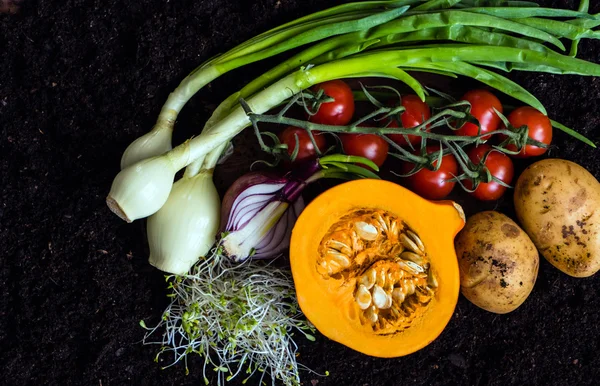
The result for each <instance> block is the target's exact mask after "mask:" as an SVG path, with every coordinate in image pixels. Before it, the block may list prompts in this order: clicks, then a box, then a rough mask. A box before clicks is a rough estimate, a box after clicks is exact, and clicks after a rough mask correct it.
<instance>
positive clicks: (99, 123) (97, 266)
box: [0, 0, 600, 386]
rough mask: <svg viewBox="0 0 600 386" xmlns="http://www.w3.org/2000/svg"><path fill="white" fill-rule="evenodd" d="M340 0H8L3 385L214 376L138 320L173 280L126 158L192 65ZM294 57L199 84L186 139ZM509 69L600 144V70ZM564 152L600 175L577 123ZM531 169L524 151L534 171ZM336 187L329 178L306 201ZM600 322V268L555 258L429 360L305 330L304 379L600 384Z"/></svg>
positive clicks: (2, 31) (465, 312) (447, 338)
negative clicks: (514, 301) (160, 356)
mask: <svg viewBox="0 0 600 386" xmlns="http://www.w3.org/2000/svg"><path fill="white" fill-rule="evenodd" d="M9 3H10V4H9ZM336 3H337V2H335V1H332V0H304V1H295V0H256V1H242V0H237V1H235V0H220V1H217V0H205V1H190V0H188V1H161V0H154V1H152V0H140V1H131V2H122V1H115V0H107V1H104V0H103V1H99V0H96V1H94V0H88V1H82V0H72V1H66V2H54V1H42V0H39V1H35V0H30V1H28V0H25V1H20V2H15V1H12V2H11V1H10V0H8V1H7V0H0V11H1V12H2V14H0V155H1V157H0V256H1V257H0V283H1V291H2V293H1V295H0V342H1V344H0V347H1V350H0V360H1V363H2V374H3V376H2V382H0V383H3V384H6V385H13V384H14V385H101V386H102V385H103V386H108V385H199V384H203V378H202V374H201V365H202V363H201V361H200V360H199V358H196V357H190V360H189V363H188V365H189V368H190V374H189V375H186V373H185V367H184V366H183V364H179V365H176V366H174V367H171V368H168V369H166V370H161V364H160V363H155V362H154V356H155V354H156V352H157V350H158V346H144V345H142V344H141V343H140V341H141V339H142V337H143V334H144V331H143V330H142V328H141V327H140V326H139V324H138V322H139V321H140V320H142V319H143V320H145V321H146V322H147V324H149V325H153V324H155V323H156V322H157V321H158V320H159V318H160V316H161V314H162V312H163V310H164V308H165V307H166V305H167V304H168V299H167V297H166V294H167V290H166V288H165V287H166V284H165V280H164V276H163V274H162V273H161V272H159V271H157V270H156V269H154V268H153V267H151V266H150V265H149V264H148V262H147V258H148V248H147V244H146V241H145V233H144V222H143V221H137V222H135V223H132V224H126V223H124V222H123V221H121V220H120V219H118V218H117V217H116V216H114V215H113V214H112V213H111V212H110V211H109V210H108V208H107V207H106V205H105V197H106V195H107V193H108V191H109V188H110V185H111V182H112V179H113V178H114V176H115V175H116V173H117V172H118V170H119V160H120V156H121V153H122V152H123V150H124V149H125V147H126V146H127V145H128V144H129V143H130V142H131V141H132V140H133V139H135V138H136V137H138V136H139V135H141V134H143V133H144V132H146V131H147V130H149V129H150V128H151V127H152V125H153V122H154V120H155V119H156V117H157V115H158V112H159V110H160V107H161V105H162V103H163V102H164V101H165V100H166V97H167V95H168V93H169V92H171V91H172V90H173V89H174V88H175V87H176V86H177V84H178V83H179V81H180V80H181V79H183V77H184V76H185V75H186V74H187V73H189V72H190V71H191V70H193V69H194V68H195V67H196V66H197V65H199V64H200V63H202V62H203V61H205V60H207V59H208V58H210V57H212V56H213V55H215V54H217V53H219V52H222V51H224V50H226V49H228V48H231V47H233V46H234V45H236V44H238V43H240V42H242V41H244V40H246V39H248V38H250V37H252V36H254V35H256V34H257V33H260V32H262V31H265V30H267V29H268V28H272V27H275V26H277V25H280V24H282V23H284V22H286V21H290V20H293V19H295V18H297V17H300V16H302V15H305V14H307V13H310V12H313V11H317V10H320V9H324V8H326V7H329V6H332V5H335V4H336ZM543 4H544V5H549V6H556V7H558V6H562V7H565V8H570V9H575V8H576V7H577V4H576V3H575V2H574V1H568V2H567V1H554V2H552V1H544V2H543ZM591 12H593V13H596V12H600V8H599V5H598V4H596V3H594V4H593V5H592V9H591ZM579 55H580V57H581V58H585V59H588V60H592V61H595V62H600V43H598V42H595V41H584V42H582V43H581V45H580V54H579ZM278 59H280V58H276V59H273V60H271V61H265V62H263V63H259V64H256V65H253V66H250V67H248V68H247V69H244V70H238V71H234V72H232V73H230V74H228V75H227V76H225V77H223V78H222V79H219V80H218V81H215V82H213V83H212V84H210V85H209V86H208V87H206V88H205V89H204V90H202V91H201V92H200V93H198V94H197V95H196V96H195V97H194V98H193V99H192V100H191V101H190V103H189V104H188V105H187V106H186V108H185V109H184V111H183V112H182V114H181V116H180V118H179V120H178V122H177V134H176V136H175V141H177V142H181V141H183V140H184V139H185V138H187V137H189V136H191V135H193V134H194V133H197V132H198V130H199V128H201V127H202V125H203V123H204V122H205V121H206V120H207V118H208V117H209V115H210V113H211V112H212V110H213V109H214V108H215V106H216V105H217V104H218V103H219V102H220V101H222V100H223V99H224V98H225V97H226V96H227V95H229V94H230V93H231V92H233V91H235V90H237V89H239V88H240V87H241V86H242V85H244V84H245V83H247V82H248V81H250V80H251V79H253V78H254V77H255V76H257V75H259V74H260V73H261V72H264V71H265V70H266V69H268V68H269V67H270V66H272V65H273V63H274V62H275V60H278ZM509 77H510V78H511V79H513V80H516V81H517V82H519V83H520V84H521V85H523V86H524V87H526V88H527V89H529V90H530V91H531V92H532V93H533V94H534V95H535V96H536V97H538V98H539V99H540V101H541V102H542V103H543V104H544V105H545V106H546V108H547V110H548V112H549V114H550V116H551V118H553V119H555V120H557V121H559V122H562V123H563V124H565V125H567V126H569V127H572V128H575V129H576V130H578V131H579V132H581V133H583V134H585V135H587V136H589V137H590V138H591V139H593V140H599V139H600V138H599V137H600V136H599V134H598V131H597V130H598V128H599V126H600V119H599V118H598V115H597V114H598V113H597V112H598V111H599V110H600V109H599V104H600V103H599V101H600V78H595V77H579V76H560V75H549V74H536V73H511V74H510V75H509ZM425 81H426V84H427V85H428V86H430V87H435V88H438V89H441V90H443V91H446V92H449V93H452V94H454V95H455V96H460V94H461V93H462V92H463V91H464V90H466V89H468V88H470V87H474V86H475V84H474V83H473V82H471V81H468V80H465V79H462V78H459V79H457V80H452V81H449V80H447V79H443V80H440V79H438V78H434V77H430V78H425ZM505 101H506V102H507V103H510V102H511V101H510V100H508V99H506V98H505ZM255 143H256V140H255V139H254V137H253V134H252V133H251V132H249V134H243V135H242V136H241V137H240V138H239V139H237V140H236V141H235V143H234V144H235V151H234V154H233V156H232V157H231V158H230V159H229V160H228V161H227V162H226V163H225V164H223V165H221V166H219V168H218V169H217V175H216V182H217V185H218V189H219V191H220V192H221V193H223V192H224V191H225V189H226V188H227V187H228V186H229V184H231V182H232V181H233V180H234V179H235V178H237V177H238V176H239V175H241V174H243V173H244V172H246V171H248V170H249V167H250V162H251V161H253V160H256V159H259V158H265V157H266V155H265V154H262V153H261V152H260V151H259V150H258V149H257V147H256V145H254V144H255ZM549 156H551V157H559V158H564V159H568V160H572V161H575V162H577V163H580V164H582V165H583V166H585V167H586V168H588V169H589V170H590V171H591V172H592V173H593V174H594V175H595V176H596V177H600V162H599V161H600V152H599V151H598V150H594V149H592V148H591V147H588V146H586V145H583V144H582V143H580V142H578V141H576V140H574V139H572V138H571V137H568V136H566V135H564V134H562V133H560V132H555V147H554V148H553V149H552V151H551V152H550V154H549ZM528 162H531V161H521V162H518V163H517V172H520V171H521V170H522V169H523V168H524V167H525V166H526V165H527V164H528ZM392 166H393V165H392ZM387 177H389V178H390V179H393V178H394V177H393V176H392V175H391V174H388V175H386V178H387ZM396 181H397V180H396ZM327 186H328V185H326V184H317V185H315V186H314V187H313V188H311V189H310V190H309V191H307V194H306V198H307V200H310V198H311V197H314V195H315V194H317V193H318V192H319V191H321V190H323V189H324V188H325V187H327ZM453 198H454V199H455V200H457V201H458V202H459V203H460V204H462V205H464V207H465V208H466V211H467V213H474V212H476V211H479V210H484V209H497V210H500V211H502V212H504V213H506V214H508V215H509V216H512V217H513V218H514V211H513V209H512V201H511V195H510V194H508V195H506V196H505V197H504V198H502V199H501V200H499V201H498V202H494V203H490V204H483V203H478V202H474V201H473V200H472V199H470V198H469V197H468V196H467V195H466V194H462V193H457V194H456V195H455V196H454V197H453ZM598 326H600V276H598V275H596V276H594V277H591V278H586V279H575V278H572V277H569V276H567V275H565V274H562V273H561V272H559V271H558V270H557V269H555V268H553V267H552V266H551V265H550V264H549V263H548V262H547V261H546V260H545V259H541V260H540V270H539V277H538V279H537V283H536V285H535V288H534V290H533V292H532V293H531V295H530V297H529V298H528V299H527V301H526V302H525V303H524V304H523V305H522V306H521V307H520V308H518V309H517V310H516V311H514V312H512V313H510V314H507V315H496V314H492V313H488V312H486V311H483V310H481V309H479V308H477V307H475V306H474V305H472V304H471V303H469V302H468V301H467V300H466V299H465V298H464V297H462V296H461V297H460V299H459V301H458V305H457V307H456V311H455V313H454V315H453V317H452V319H451V321H450V323H449V324H448V326H447V328H446V329H445V330H444V332H443V333H442V334H441V336H440V337H439V338H438V339H437V340H435V341H434V342H432V343H431V344H430V345H428V346H427V347H426V348H424V349H422V350H420V351H418V352H416V353H414V354H412V355H409V356H407V357H402V358H395V359H377V358H370V357H367V356H364V355H362V354H359V353H357V352H354V351H352V350H350V349H348V348H346V347H344V346H342V345H340V344H337V343H335V342H332V341H329V340H328V339H326V338H325V337H323V336H322V335H319V334H317V336H316V342H308V341H304V340H302V339H299V345H300V347H299V357H298V359H299V361H300V362H301V363H303V364H305V365H306V366H308V367H309V368H311V369H313V370H315V371H316V372H317V373H319V374H323V373H325V372H327V371H328V372H329V376H327V377H325V376H319V375H315V374H313V373H309V372H303V373H302V380H303V384H304V385H317V384H318V385H322V386H327V385H355V386H366V385H369V386H376V385H399V384H402V385H454V384H461V385H503V386H504V385H513V384H515V385H516V384H519V385H521V384H540V385H592V384H596V382H597V379H598V377H599V376H600V370H599V368H600V360H599V359H598V355H597V353H598V335H599V327H598ZM257 382H258V381H257V379H255V378H253V379H251V380H250V381H249V383H248V384H257ZM211 384H214V377H211ZM232 384H234V385H235V384H240V383H239V382H237V381H234V382H232Z"/></svg>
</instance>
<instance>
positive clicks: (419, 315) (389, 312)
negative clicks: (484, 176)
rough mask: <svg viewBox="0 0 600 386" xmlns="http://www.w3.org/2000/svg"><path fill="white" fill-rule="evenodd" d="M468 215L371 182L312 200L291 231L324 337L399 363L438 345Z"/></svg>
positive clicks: (304, 294) (306, 297) (309, 303)
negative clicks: (458, 241)
mask: <svg viewBox="0 0 600 386" xmlns="http://www.w3.org/2000/svg"><path fill="white" fill-rule="evenodd" d="M464 222H465V221H464V214H463V212H462V209H461V208H460V206H459V205H458V204H456V203H454V202H452V201H440V202H431V201H428V200H425V199H423V198H421V197H420V196H418V195H416V194H414V193H413V192H411V191H409V190H407V189H405V188H403V187H402V186H400V185H397V184H394V183H392V182H388V181H383V180H372V179H363V180H356V181H351V182H347V183H344V184H341V185H338V186H336V187H334V188H331V189H329V190H327V191H325V192H324V193H322V194H321V195H320V196H318V197H317V198H316V199H314V200H313V201H312V202H311V203H310V204H309V205H308V206H307V207H306V208H305V209H304V211H303V212H302V214H301V215H300V217H299V218H298V220H297V222H296V225H295V226H294V229H293V232H292V239H291V244H290V260H291V268H292V274H293V278H294V284H295V287H296V294H297V297H298V302H299V304H300V307H301V309H302V311H303V313H304V314H305V315H306V317H307V318H308V320H310V321H311V323H313V324H314V325H315V327H316V328H317V329H318V330H319V331H320V332H321V333H322V334H323V335H325V336H326V337H328V338H330V339H332V340H334V341H336V342H339V343H341V344H343V345H346V346H348V347H350V348H352V349H354V350H357V351H359V352H361V353H364V354H367V355H371V356H376V357H384V358H390V357H398V356H403V355H407V354H410V353H413V352H415V351H417V350H419V349H421V348H423V347H425V346H426V345H428V344H429V343H431V342H432V341H433V340H434V339H436V338H437V337H438V336H439V334H440V333H441V332H442V330H443V329H444V328H445V326H446V325H447V324H448V321H449V320H450V318H451V317H452V314H453V312H454V308H455V306H456V302H457V299H458V294H459V288H460V280H459V269H458V263H457V258H456V254H455V252H454V244H453V240H454V236H455V235H456V234H457V233H458V232H459V231H460V230H461V229H462V227H463V226H464Z"/></svg>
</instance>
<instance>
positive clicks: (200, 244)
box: [147, 153, 221, 275]
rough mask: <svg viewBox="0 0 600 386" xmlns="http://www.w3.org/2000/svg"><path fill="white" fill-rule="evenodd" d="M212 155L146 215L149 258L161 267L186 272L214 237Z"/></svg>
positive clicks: (216, 213) (216, 211) (215, 205)
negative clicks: (200, 167)
mask: <svg viewBox="0 0 600 386" xmlns="http://www.w3.org/2000/svg"><path fill="white" fill-rule="evenodd" d="M215 155H218V154H217V153H212V154H211V156H209V157H207V158H206V160H205V162H203V163H204V168H202V169H201V170H200V171H199V172H198V173H195V174H194V175H190V173H188V174H186V175H184V176H183V177H182V178H181V179H180V180H179V181H177V182H176V183H175V184H174V185H173V190H172V192H171V194H169V198H168V200H167V202H166V203H165V205H163V206H162V207H161V208H160V210H159V211H158V212H156V213H155V214H153V215H152V216H150V217H149V218H148V223H147V231H148V244H149V247H150V257H149V262H150V264H151V265H152V266H154V267H156V268H158V269H160V270H161V271H164V272H168V273H172V274H178V275H183V274H185V273H187V272H188V271H189V269H190V268H191V267H192V265H194V264H195V263H196V262H197V261H198V259H199V258H200V257H202V256H206V254H207V253H208V252H209V251H210V249H211V248H212V246H213V245H214V243H215V241H216V238H215V236H216V234H217V231H218V229H219V223H220V217H219V216H220V213H219V208H220V202H221V200H220V197H219V194H218V192H217V188H216V187H215V184H214V182H213V170H214V166H215V164H216V163H217V159H218V158H217V157H216V156H215Z"/></svg>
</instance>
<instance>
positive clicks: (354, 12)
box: [227, 0, 423, 59]
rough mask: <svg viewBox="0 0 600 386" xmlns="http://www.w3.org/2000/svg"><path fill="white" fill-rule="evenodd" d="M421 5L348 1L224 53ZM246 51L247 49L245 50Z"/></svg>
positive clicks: (414, 0) (406, 0)
mask: <svg viewBox="0 0 600 386" xmlns="http://www.w3.org/2000/svg"><path fill="white" fill-rule="evenodd" d="M421 2H423V0H387V1H385V0H384V1H362V2H350V3H347V4H342V5H338V6H335V7H331V8H328V9H325V10H322V11H319V12H315V13H312V14H309V15H306V16H303V17H300V18H298V19H295V20H292V21H290V22H288V23H285V24H282V25H280V26H278V27H275V28H273V29H271V30H269V31H266V32H263V33H261V34H259V35H257V36H255V37H253V38H251V39H249V40H247V41H246V42H244V43H242V44H240V45H238V46H237V47H235V48H233V49H232V50H230V51H228V53H227V54H229V56H228V57H229V59H233V58H234V57H238V56H241V55H248V54H250V53H252V52H256V51H259V50H262V49H264V48H266V47H268V46H269V45H273V44H276V43H279V42H281V41H283V40H285V39H287V38H289V37H290V36H295V35H297V34H299V33H301V32H303V31H306V30H308V29H311V28H314V27H317V26H320V25H326V24H333V23H335V22H339V21H347V20H352V19H358V18H361V17H365V16H368V15H372V14H374V13H376V12H380V11H383V10H385V9H390V8H398V7H404V6H410V5H413V4H418V3H421ZM298 27H300V28H298ZM283 32H286V34H283ZM274 37H277V40H274V39H273V38H274ZM281 38H283V39H281ZM248 48H250V49H249V50H248ZM234 53H235V54H236V55H235V56H234V55H232V54H234Z"/></svg>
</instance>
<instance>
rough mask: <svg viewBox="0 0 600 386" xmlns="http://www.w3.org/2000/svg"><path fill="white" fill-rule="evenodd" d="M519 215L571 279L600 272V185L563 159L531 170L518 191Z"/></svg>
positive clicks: (541, 248) (543, 250) (546, 161)
mask: <svg viewBox="0 0 600 386" xmlns="http://www.w3.org/2000/svg"><path fill="white" fill-rule="evenodd" d="M514 202H515V210H516V213H517V219H518V220H519V222H520V223H521V226H522V227H523V229H524V230H525V232H527V234H529V237H531V240H532V241H533V242H534V244H535V246H536V247H537V249H538V250H539V251H540V253H541V254H542V255H543V256H544V257H545V258H546V260H548V261H549V262H550V263H551V264H552V265H554V266H555V267H556V268H558V269H560V270H561V271H562V272H564V273H566V274H567V275H571V276H574V277H587V276H591V275H593V274H594V273H596V272H598V269H600V210H599V208H600V184H599V183H598V180H596V178H594V176H593V175H592V174H590V173H589V172H588V171H587V170H586V169H584V168H583V167H581V166H579V165H577V164H576V163H573V162H570V161H566V160H561V159H544V160H542V161H538V162H536V163H534V164H532V165H530V166H529V167H528V168H527V169H525V171H524V172H523V173H522V174H521V176H520V177H519V179H518V181H517V184H516V186H515V196H514Z"/></svg>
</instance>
